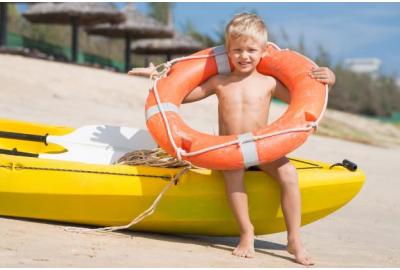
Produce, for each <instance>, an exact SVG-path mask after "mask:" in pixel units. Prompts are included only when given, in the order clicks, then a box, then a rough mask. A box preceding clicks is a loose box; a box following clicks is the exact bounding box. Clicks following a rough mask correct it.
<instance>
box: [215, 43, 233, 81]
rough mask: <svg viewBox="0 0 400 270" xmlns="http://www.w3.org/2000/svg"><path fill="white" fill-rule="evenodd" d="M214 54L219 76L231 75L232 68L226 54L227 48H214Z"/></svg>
mask: <svg viewBox="0 0 400 270" xmlns="http://www.w3.org/2000/svg"><path fill="white" fill-rule="evenodd" d="M213 53H214V54H216V56H215V62H217V68H218V73H219V74H228V73H231V66H230V64H229V59H228V55H227V54H226V50H225V46H224V45H221V46H217V47H214V48H213Z"/></svg>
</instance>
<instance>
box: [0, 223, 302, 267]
mask: <svg viewBox="0 0 400 270" xmlns="http://www.w3.org/2000/svg"><path fill="white" fill-rule="evenodd" d="M0 217H1V218H6V219H12V220H20V221H24V222H34V223H40V224H47V225H54V226H60V227H62V228H63V229H64V231H65V232H67V233H83V234H96V236H102V235H103V236H109V235H112V236H114V237H129V238H136V237H141V238H146V239H152V240H159V241H164V242H175V243H182V244H195V245H199V246H202V247H211V248H215V249H220V250H224V251H228V252H229V253H231V252H232V251H233V250H234V248H235V247H236V246H237V244H238V242H239V237H221V236H201V235H184V234H182V235H181V234H163V233H153V232H142V231H128V230H121V231H115V232H102V231H95V230H94V229H97V228H99V227H97V226H90V225H81V224H71V223H63V222H56V221H47V220H38V219H30V218H19V217H6V216H0ZM91 229H93V230H91ZM254 248H255V251H256V252H257V253H261V254H265V255H269V256H273V257H277V258H280V259H284V260H287V261H290V262H294V263H295V261H294V259H293V258H291V257H289V256H283V255H279V254H275V253H274V252H273V251H282V250H286V245H282V244H279V243H275V242H270V241H266V240H261V239H255V241H254Z"/></svg>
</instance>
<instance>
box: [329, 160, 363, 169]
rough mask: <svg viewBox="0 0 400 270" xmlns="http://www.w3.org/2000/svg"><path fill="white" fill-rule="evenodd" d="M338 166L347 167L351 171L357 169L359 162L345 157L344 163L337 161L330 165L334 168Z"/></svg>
mask: <svg viewBox="0 0 400 270" xmlns="http://www.w3.org/2000/svg"><path fill="white" fill-rule="evenodd" d="M336 166H342V167H345V168H346V169H348V170H349V171H352V172H354V171H356V170H357V164H355V163H354V162H351V161H350V160H347V159H343V161H342V163H335V164H333V165H332V166H330V167H329V169H332V168H333V167H336Z"/></svg>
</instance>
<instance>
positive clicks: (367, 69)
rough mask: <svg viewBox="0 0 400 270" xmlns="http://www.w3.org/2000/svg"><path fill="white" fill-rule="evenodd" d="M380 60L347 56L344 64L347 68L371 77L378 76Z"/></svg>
mask: <svg viewBox="0 0 400 270" xmlns="http://www.w3.org/2000/svg"><path fill="white" fill-rule="evenodd" d="M381 64H382V61H381V60H379V59H378V58H347V59H345V60H344V65H345V67H346V68H347V69H349V70H351V71H353V72H356V73H363V74H369V75H371V76H372V77H373V78H376V77H378V75H379V71H380V67H381Z"/></svg>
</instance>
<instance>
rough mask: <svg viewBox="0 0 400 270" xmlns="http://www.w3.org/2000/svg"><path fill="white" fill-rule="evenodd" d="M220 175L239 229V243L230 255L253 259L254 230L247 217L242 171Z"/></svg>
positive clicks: (225, 172) (232, 171)
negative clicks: (222, 177)
mask: <svg viewBox="0 0 400 270" xmlns="http://www.w3.org/2000/svg"><path fill="white" fill-rule="evenodd" d="M222 173H223V175H224V178H225V190H226V194H227V197H228V201H229V205H230V207H231V209H232V212H233V215H234V216H235V219H236V221H237V222H238V224H239V228H240V242H239V245H238V246H237V247H236V248H235V250H234V251H233V253H232V254H233V255H236V256H239V257H247V258H251V257H254V228H253V225H252V224H251V221H250V217H249V211H248V202H247V193H246V190H245V186H244V180H243V176H244V170H243V169H240V170H230V171H223V172H222Z"/></svg>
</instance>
